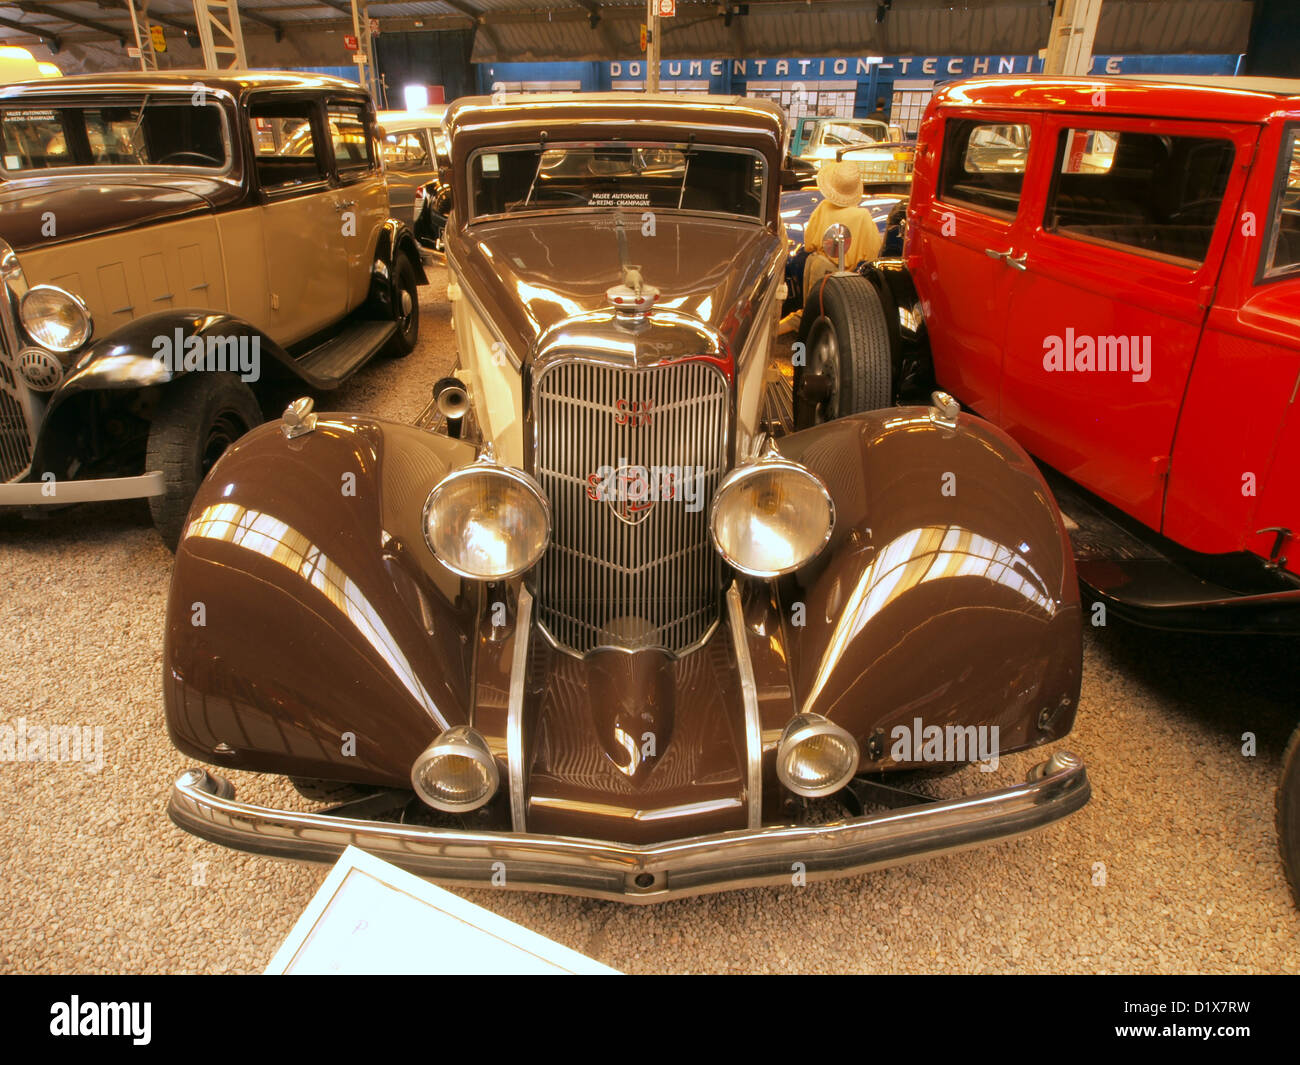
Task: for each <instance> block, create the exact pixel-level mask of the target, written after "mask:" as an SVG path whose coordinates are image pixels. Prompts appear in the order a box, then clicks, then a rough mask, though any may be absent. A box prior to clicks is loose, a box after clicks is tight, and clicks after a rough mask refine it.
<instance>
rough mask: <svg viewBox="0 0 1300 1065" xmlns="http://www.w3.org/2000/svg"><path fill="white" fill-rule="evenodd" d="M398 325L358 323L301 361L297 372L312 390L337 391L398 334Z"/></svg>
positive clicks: (374, 322)
mask: <svg viewBox="0 0 1300 1065" xmlns="http://www.w3.org/2000/svg"><path fill="white" fill-rule="evenodd" d="M396 332H397V325H396V323H394V322H377V321H356V322H350V323H349V324H348V325H346V326H344V327H343V331H342V332H340V333H339V334H338V335H337V336H334V337H331V338H330V339H329V340H327V341H325V343H323V344H320V345H319V346H317V347H314V348H312V349H311V351H309V352H307V354H306V355H303V356H302V357H301V358H299V359H298V362H297V370H298V373H299V374H300V375H301V376H302V379H303V381H305V382H306V383H307V384H308V385H310V386H311V387H312V388H318V389H331V388H337V387H338V386H339V385H341V384H342V383H343V382H344V381H346V380H347V379H348V378H349V377H351V376H352V375H353V374H354V373H356V372H357V371H358V370H359V369H361V367H362V366H364V365H365V364H366V362H368V361H369V360H370V358H371V356H373V355H374V354H375V353H376V352H378V351H379V350H380V349H381V348H383V347H384V346H385V345H386V344H387V343H388V342H389V341H390V340H391V339H392V338H393V336H394V335H395V334H396Z"/></svg>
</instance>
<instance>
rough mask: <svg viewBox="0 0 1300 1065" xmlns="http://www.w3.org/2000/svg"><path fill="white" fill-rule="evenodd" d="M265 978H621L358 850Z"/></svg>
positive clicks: (349, 854)
mask: <svg viewBox="0 0 1300 1065" xmlns="http://www.w3.org/2000/svg"><path fill="white" fill-rule="evenodd" d="M266 972H267V973H269V974H288V973H294V974H317V975H329V974H331V973H338V974H350V975H355V974H380V973H397V974H403V975H448V976H487V975H495V974H498V973H502V974H504V973H511V974H514V973H524V974H527V973H532V974H542V973H550V974H560V973H584V974H593V975H594V974H617V972H618V970H616V969H611V968H609V967H608V966H606V965H601V964H600V963H599V962H596V961H592V960H591V959H590V958H588V957H586V956H585V955H583V954H579V953H578V952H577V951H575V950H570V949H569V948H568V947H565V946H561V945H560V944H559V943H556V942H555V941H554V940H551V939H547V938H546V937H545V936H542V935H538V934H537V933H536V932H533V931H530V930H529V929H527V928H524V927H523V926H522V925H517V924H515V923H514V922H513V921H508V920H506V919H505V918H504V917H498V916H497V915H496V914H494V913H492V912H490V911H488V910H485V909H483V908H482V907H481V906H475V905H474V904H473V903H471V902H466V901H465V900H464V899H462V898H459V897H458V896H456V895H453V894H452V893H451V892H450V891H444V890H443V889H442V888H440V887H437V886H436V885H434V884H430V883H429V882H428V881H426V880H421V879H420V878H419V877H418V876H415V875H413V874H411V873H408V872H406V871H405V870H404V869H398V868H397V867H396V866H394V865H390V864H389V863H388V862H385V861H381V860H380V859H379V858H376V857H374V856H373V855H371V854H367V853H366V852H365V851H363V850H359V849H358V848H356V847H349V848H348V849H347V850H346V851H344V852H343V854H342V855H340V857H339V860H338V862H336V863H335V865H334V868H333V869H332V870H330V874H329V876H327V877H326V878H325V883H323V884H322V885H321V886H320V890H318V891H317V892H316V894H315V896H314V897H313V898H312V900H311V902H310V903H309V904H308V906H307V909H306V910H305V911H304V912H303V915H302V916H301V917H299V918H298V921H297V923H296V924H295V925H294V926H293V931H292V932H290V933H289V937H288V938H287V939H286V940H285V941H284V944H283V945H282V946H281V947H280V949H279V950H278V951H276V954H275V957H274V958H272V959H271V963H270V964H269V965H268V966H267V967H266Z"/></svg>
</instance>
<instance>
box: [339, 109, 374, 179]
mask: <svg viewBox="0 0 1300 1065" xmlns="http://www.w3.org/2000/svg"><path fill="white" fill-rule="evenodd" d="M329 122H330V140H331V141H332V142H333V144H334V163H335V165H336V166H337V167H338V169H339V171H340V173H342V172H343V171H347V170H364V169H368V168H369V167H370V164H371V158H370V137H369V136H368V135H367V133H366V115H365V112H364V111H363V110H362V109H361V108H359V107H343V106H340V105H335V106H333V107H331V108H330V109H329Z"/></svg>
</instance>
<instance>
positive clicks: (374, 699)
mask: <svg viewBox="0 0 1300 1065" xmlns="http://www.w3.org/2000/svg"><path fill="white" fill-rule="evenodd" d="M473 457H474V449H473V448H472V447H471V446H470V445H468V444H466V443H464V442H462V441H459V440H453V439H451V438H449V437H445V436H440V435H436V434H433V433H429V432H425V431H423V430H419V429H415V428H413V427H411V426H408V425H402V424H399V423H396V422H385V421H380V420H377V419H372V418H368V417H364V416H359V415H349V414H337V415H335V414H318V415H317V421H316V427H315V429H314V430H313V431H311V432H308V433H305V434H303V435H301V436H298V437H295V438H293V439H287V438H286V437H285V436H284V434H283V432H282V422H280V421H275V422H270V423H267V424H266V425H263V426H260V427H259V428H257V429H255V430H253V431H252V432H251V433H248V434H247V435H245V436H244V437H243V438H242V439H240V440H239V441H238V442H237V443H235V444H234V445H233V446H231V447H230V449H229V450H227V451H226V452H225V454H223V455H222V456H221V458H220V459H219V460H218V462H217V463H216V465H215V466H214V467H213V468H212V471H211V473H210V474H209V475H208V477H207V478H206V479H205V480H204V482H203V484H202V485H201V486H200V488H199V491H198V494H197V495H196V496H195V499H194V503H193V506H192V507H191V509H190V513H189V522H188V526H187V529H186V531H185V533H184V534H183V535H182V537H181V540H180V543H179V545H178V547H177V551H176V563H175V568H174V569H173V571H172V582H171V591H170V594H169V598H168V604H167V622H166V630H165V636H164V646H163V682H164V683H163V687H164V693H163V694H164V707H165V711H166V720H167V727H168V731H169V732H170V734H171V738H172V742H173V743H174V744H175V745H176V746H177V747H178V748H179V749H180V750H182V751H184V752H185V753H186V754H189V755H192V756H193V757H196V758H199V759H202V760H205V761H208V762H212V763H215V764H218V765H224V766H228V767H230V768H239V769H252V770H259V771H265V772H274V773H283V774H288V775H290V776H305V777H318V778H325V779H330V780H349V781H355V782H358V783H374V784H386V785H392V786H398V787H404V786H409V779H410V770H411V765H412V763H413V762H414V760H415V758H416V756H417V755H418V754H419V753H420V752H421V751H422V750H423V749H424V748H425V747H426V746H428V744H429V743H430V742H431V741H432V739H433V738H434V737H435V736H437V735H438V733H439V732H440V731H442V730H443V729H445V728H447V727H450V726H451V725H457V724H466V723H468V721H469V720H470V714H471V706H472V698H471V687H470V686H471V684H472V659H473V653H474V641H473V640H471V639H468V638H467V637H468V634H470V633H471V632H473V631H474V624H475V619H476V618H477V614H478V594H477V589H472V594H471V593H470V592H467V591H466V590H465V586H464V585H463V583H462V582H461V580H460V578H458V577H455V576H453V575H452V574H451V573H450V572H449V571H448V570H446V569H445V568H444V567H443V566H442V565H441V564H440V563H438V561H437V560H436V559H435V558H434V556H433V554H432V552H431V551H430V550H429V548H428V546H427V544H426V543H425V540H424V531H423V506H424V501H425V499H426V498H427V496H428V494H429V492H430V491H431V490H432V488H433V487H434V485H435V484H436V483H437V482H438V481H439V480H441V479H442V477H443V476H445V475H446V474H447V473H448V472H449V471H450V470H452V469H454V468H456V467H459V466H461V465H464V464H466V463H468V462H470V461H472V460H473Z"/></svg>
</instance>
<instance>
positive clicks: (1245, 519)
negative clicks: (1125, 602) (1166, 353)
mask: <svg viewBox="0 0 1300 1065" xmlns="http://www.w3.org/2000/svg"><path fill="white" fill-rule="evenodd" d="M1273 530H1288V531H1289V533H1290V535H1286V534H1283V535H1282V537H1281V540H1280V541H1279V534H1278V533H1277V532H1276V531H1273ZM1163 531H1164V533H1165V535H1166V536H1168V537H1170V538H1171V539H1173V540H1176V541H1178V542H1179V543H1180V544H1184V545H1186V546H1187V547H1190V548H1192V549H1193V550H1195V551H1204V552H1209V553H1223V552H1228V551H1242V550H1248V551H1253V552H1254V553H1255V554H1257V555H1261V556H1263V557H1265V558H1268V557H1269V556H1270V555H1271V554H1272V553H1273V552H1274V550H1275V549H1277V551H1278V554H1280V555H1281V556H1282V557H1285V558H1286V563H1285V565H1286V567H1287V568H1288V569H1290V570H1291V571H1292V572H1295V573H1300V543H1297V541H1296V537H1297V536H1300V124H1296V123H1292V124H1290V125H1288V126H1284V125H1283V124H1282V123H1281V122H1276V123H1275V124H1273V125H1271V126H1270V127H1269V128H1268V129H1267V130H1266V131H1265V133H1264V134H1263V136H1262V137H1261V139H1260V148H1259V155H1258V162H1257V164H1256V166H1255V168H1254V171H1253V172H1252V174H1251V176H1250V179H1249V182H1248V184H1247V186H1246V194H1245V198H1244V200H1243V202H1242V209H1241V211H1240V212H1239V217H1238V218H1237V220H1236V221H1235V223H1234V225H1233V226H1232V227H1231V242H1230V244H1229V247H1228V254H1227V259H1226V261H1225V263H1224V269H1223V277H1222V280H1221V282H1220V284H1219V288H1218V291H1217V293H1216V295H1215V299H1214V306H1213V307H1212V308H1211V309H1210V313H1209V317H1208V319H1207V321H1206V326H1205V332H1204V335H1203V336H1202V338H1201V346H1200V350H1199V351H1198V352H1197V356H1196V366H1195V369H1194V370H1193V371H1192V378H1191V381H1190V382H1189V384H1188V388H1187V396H1186V399H1185V401H1184V404H1183V413H1182V418H1181V420H1180V421H1179V424H1178V438H1177V440H1176V441H1175V442H1174V454H1173V462H1172V464H1171V468H1170V475H1169V492H1168V496H1167V499H1166V501H1165V525H1164V530H1163Z"/></svg>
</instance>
